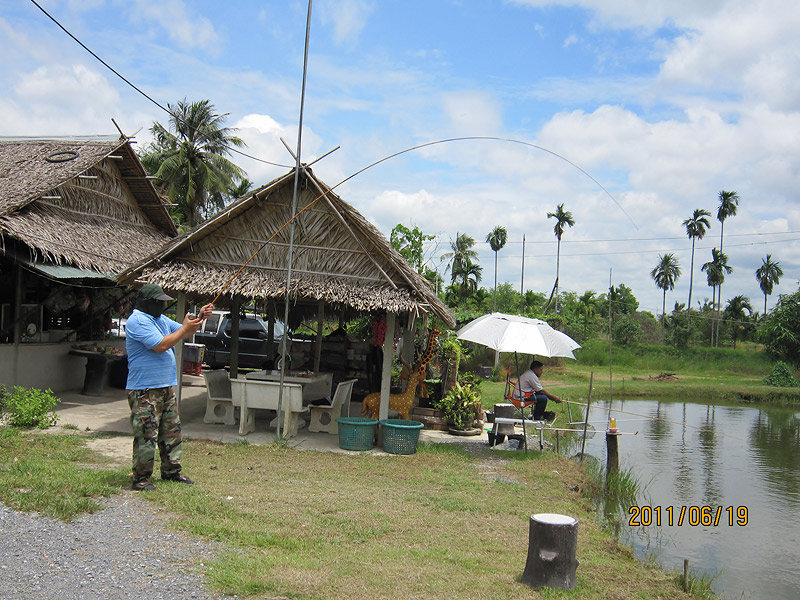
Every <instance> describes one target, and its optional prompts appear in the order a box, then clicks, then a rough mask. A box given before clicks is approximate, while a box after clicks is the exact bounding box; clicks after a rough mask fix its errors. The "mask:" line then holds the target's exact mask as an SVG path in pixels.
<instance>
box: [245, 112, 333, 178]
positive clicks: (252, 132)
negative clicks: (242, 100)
mask: <svg viewBox="0 0 800 600" xmlns="http://www.w3.org/2000/svg"><path fill="white" fill-rule="evenodd" d="M233 127H235V128H236V129H238V130H239V131H238V132H237V134H238V135H239V137H240V138H242V139H243V140H244V141H245V143H246V144H247V147H246V148H243V149H242V151H243V152H246V153H247V154H249V155H251V156H255V157H257V158H260V159H262V160H263V161H269V162H272V163H276V164H274V165H270V164H266V163H264V162H260V161H255V160H252V159H249V158H245V157H242V156H241V155H234V157H233V158H234V160H233V162H235V163H236V164H238V165H239V166H241V167H242V168H243V169H245V170H246V171H247V176H248V178H249V179H250V180H251V181H252V182H253V183H254V184H255V185H256V186H261V185H264V184H265V183H267V182H269V181H271V180H272V179H274V178H275V177H277V176H278V175H282V174H283V173H285V172H286V171H287V169H289V168H291V167H294V164H295V163H294V159H293V158H292V156H291V155H290V154H289V152H288V151H287V150H286V148H285V146H284V145H283V142H281V138H283V140H284V141H285V142H286V143H287V144H288V145H289V147H290V148H291V149H292V152H295V151H296V147H297V126H295V125H281V124H280V123H278V122H277V121H276V120H275V119H273V118H272V117H271V116H269V115H262V114H250V115H246V116H244V117H242V118H241V119H240V120H239V121H237V122H236V123H235V124H234V125H233ZM320 143H321V140H320V138H319V136H318V135H317V134H316V133H314V131H313V130H311V129H310V128H308V127H303V140H302V157H301V160H302V162H304V163H309V162H312V161H313V160H314V158H316V156H317V153H318V152H319V147H320Z"/></svg>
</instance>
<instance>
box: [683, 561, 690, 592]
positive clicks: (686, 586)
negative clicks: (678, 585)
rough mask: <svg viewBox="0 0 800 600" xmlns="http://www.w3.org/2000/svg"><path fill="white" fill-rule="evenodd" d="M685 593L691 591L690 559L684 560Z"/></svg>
mask: <svg viewBox="0 0 800 600" xmlns="http://www.w3.org/2000/svg"><path fill="white" fill-rule="evenodd" d="M683 591H684V592H688V591H689V559H688V558H684V559H683Z"/></svg>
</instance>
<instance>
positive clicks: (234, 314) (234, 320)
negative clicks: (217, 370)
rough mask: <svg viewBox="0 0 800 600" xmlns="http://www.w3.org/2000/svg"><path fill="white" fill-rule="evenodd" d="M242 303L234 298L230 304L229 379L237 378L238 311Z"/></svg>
mask: <svg viewBox="0 0 800 600" xmlns="http://www.w3.org/2000/svg"><path fill="white" fill-rule="evenodd" d="M241 307H242V301H241V300H238V299H236V298H234V299H233V301H232V302H231V347H230V348H229V350H230V352H231V354H230V356H231V379H236V378H237V377H238V376H239V309H240V308H241Z"/></svg>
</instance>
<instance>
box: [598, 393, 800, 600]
mask: <svg viewBox="0 0 800 600" xmlns="http://www.w3.org/2000/svg"><path fill="white" fill-rule="evenodd" d="M599 405H600V406H605V407H607V408H608V407H609V404H608V402H606V403H600V404H599ZM610 407H611V408H612V409H613V412H612V414H613V415H614V416H615V417H616V418H617V427H618V428H619V430H620V431H623V432H635V431H638V432H639V433H638V435H636V436H633V435H623V436H620V437H619V438H618V440H619V458H620V468H621V469H622V470H628V469H630V470H631V471H632V473H633V474H634V475H635V477H636V478H637V479H638V481H639V483H640V485H641V487H642V488H643V491H642V492H640V494H639V498H638V501H639V507H640V508H644V507H649V508H650V509H651V510H647V509H644V510H641V511H637V512H636V513H634V514H633V515H630V514H627V515H626V518H625V524H624V526H623V527H624V534H625V535H624V537H626V538H627V539H628V540H629V541H631V542H633V544H634V547H635V548H636V550H637V554H638V555H639V556H642V555H645V554H652V555H653V556H655V558H656V559H657V560H658V561H659V562H660V563H661V564H662V565H663V566H664V567H666V568H667V569H668V570H673V571H681V570H682V569H683V560H684V559H688V560H689V567H690V569H691V571H692V573H705V574H708V575H709V576H712V577H713V576H715V575H716V576H717V577H716V579H715V580H714V582H713V585H712V587H713V589H714V591H715V592H716V593H718V594H720V595H722V596H723V597H725V598H731V599H732V598H771V599H785V600H789V599H792V600H794V599H796V598H798V597H800V591H799V590H800V518H798V516H799V513H798V509H800V411H798V410H793V409H786V408H780V407H772V406H765V405H759V406H757V407H755V406H748V405H738V406H722V405H716V406H715V405H706V404H699V403H689V402H675V401H663V402H661V401H653V400H648V401H642V400H625V401H616V400H615V401H614V402H613V405H611V406H610ZM622 411H624V413H637V414H636V415H631V414H624V413H623V412H622ZM606 414H607V412H606V411H604V410H601V409H596V410H592V411H591V415H590V417H589V420H590V422H595V421H596V422H595V423H594V425H595V427H596V428H597V429H598V430H604V429H605V423H604V422H602V421H603V419H605V415H606ZM639 415H645V416H646V417H650V418H649V419H644V418H642V417H640V416H639ZM656 418H657V419H660V420H655V419H656ZM605 438H606V436H605V435H604V434H598V435H596V436H595V437H594V439H592V440H588V441H587V444H586V451H587V453H589V454H592V455H593V456H596V457H598V458H599V459H600V460H601V461H602V464H603V466H604V467H605V461H606V440H605ZM704 506H708V507H711V508H710V510H709V509H707V510H706V511H703V510H702V507H704ZM683 507H685V510H684V514H683V519H682V522H680V523H679V520H680V516H681V511H682V510H683ZM693 507H697V508H693ZM741 507H743V508H741ZM718 509H719V512H718ZM632 516H633V517H637V519H636V520H637V521H641V520H644V522H645V523H647V522H648V521H651V522H652V524H651V525H650V526H647V527H645V526H643V525H638V526H634V527H631V526H630V525H628V520H629V519H630V518H631V517H632ZM658 516H660V519H661V526H660V527H658V526H656V525H655V522H656V519H657V517H658ZM670 521H671V524H670ZM714 521H718V524H715V523H714ZM731 521H732V522H733V525H731V524H730V523H731ZM743 522H746V524H741V523H743ZM704 523H705V524H704Z"/></svg>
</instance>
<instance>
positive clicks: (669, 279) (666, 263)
mask: <svg viewBox="0 0 800 600" xmlns="http://www.w3.org/2000/svg"><path fill="white" fill-rule="evenodd" d="M680 276H681V268H680V266H679V265H678V259H677V258H675V255H674V254H670V253H667V254H664V255H663V256H659V257H658V264H657V265H656V266H655V268H654V269H653V270H652V271H650V277H652V278H653V281H655V282H656V287H658V288H660V289H661V290H663V291H664V293H663V295H662V299H661V327H662V328H663V327H664V318H665V314H666V312H667V290H670V291H672V290H674V289H675V282H677V281H678V278H679V277H680Z"/></svg>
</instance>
